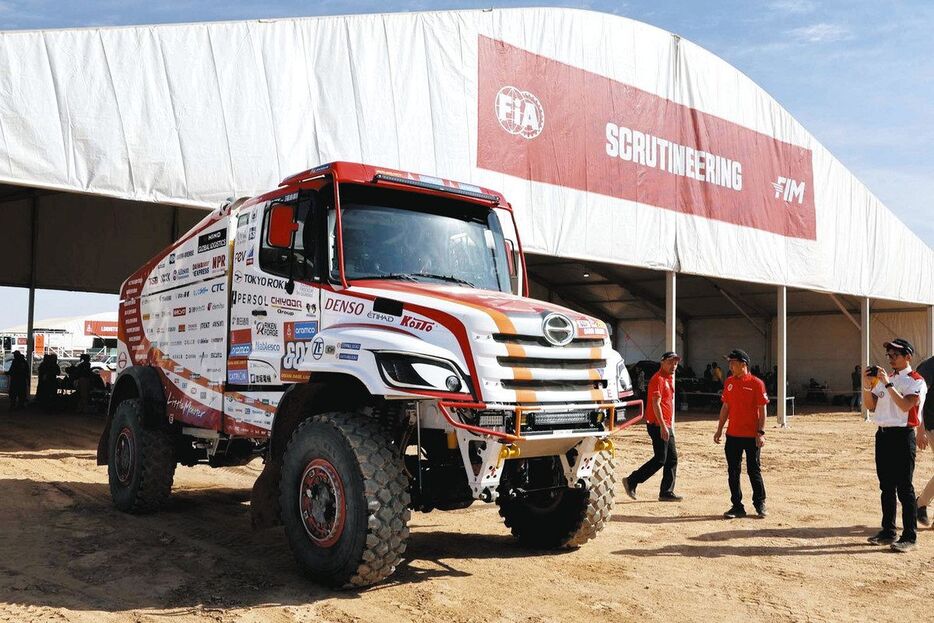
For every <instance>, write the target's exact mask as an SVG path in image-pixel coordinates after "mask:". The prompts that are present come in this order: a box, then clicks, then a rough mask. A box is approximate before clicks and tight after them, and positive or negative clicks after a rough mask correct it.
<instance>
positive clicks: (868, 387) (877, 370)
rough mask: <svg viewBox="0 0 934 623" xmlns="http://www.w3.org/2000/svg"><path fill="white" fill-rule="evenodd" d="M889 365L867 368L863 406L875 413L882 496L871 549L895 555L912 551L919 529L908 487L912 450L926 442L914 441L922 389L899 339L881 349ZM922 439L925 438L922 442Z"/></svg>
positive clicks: (912, 494) (907, 344)
mask: <svg viewBox="0 0 934 623" xmlns="http://www.w3.org/2000/svg"><path fill="white" fill-rule="evenodd" d="M883 346H884V347H885V354H886V357H888V359H889V363H890V364H891V366H892V374H891V375H889V374H888V373H887V372H886V371H885V368H883V367H881V366H870V367H869V368H867V369H866V371H865V372H864V373H863V404H865V405H866V406H867V407H868V408H869V410H870V411H873V412H874V413H875V417H874V420H875V423H876V425H877V426H878V427H879V428H878V430H876V475H877V476H878V477H879V489H880V490H881V491H882V496H881V497H882V530H880V531H879V533H878V534H876V535H875V536H872V537H869V542H870V543H873V544H876V545H885V544H891V546H892V549H893V550H895V551H896V552H909V551H911V550H913V549H915V547H916V545H915V541H916V539H917V529H918V504H917V500H916V499H915V489H914V485H913V483H912V478H913V477H914V471H915V456H916V452H917V450H916V445H917V446H920V447H921V448H922V449H924V447H925V445H926V438H925V437H924V435H923V432H924V431H923V430H922V431H921V432H922V436H921V437H917V436H916V435H915V428H917V427H918V426H919V425H920V424H921V419H920V416H919V413H920V411H921V408H922V406H923V404H924V397H925V394H926V393H927V386H926V385H925V383H924V379H923V378H922V377H921V375H920V374H918V373H917V372H915V371H914V370H912V369H911V357H912V355H914V352H915V349H914V347H913V346H912V345H911V343H910V342H909V341H908V340H906V339H903V338H896V339H894V340H891V341H889V342H886V343H885V344H883ZM922 438H924V439H922ZM896 499H897V500H898V502H901V505H902V535H901V537H900V538H899V539H898V540H897V541H896V540H895V514H896V511H897V510H898V504H897V503H896Z"/></svg>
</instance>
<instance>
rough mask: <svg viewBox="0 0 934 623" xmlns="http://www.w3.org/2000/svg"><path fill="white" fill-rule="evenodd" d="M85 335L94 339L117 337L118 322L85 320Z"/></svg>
mask: <svg viewBox="0 0 934 623" xmlns="http://www.w3.org/2000/svg"><path fill="white" fill-rule="evenodd" d="M84 334H85V335H93V336H94V337H117V321H116V320H85V321H84Z"/></svg>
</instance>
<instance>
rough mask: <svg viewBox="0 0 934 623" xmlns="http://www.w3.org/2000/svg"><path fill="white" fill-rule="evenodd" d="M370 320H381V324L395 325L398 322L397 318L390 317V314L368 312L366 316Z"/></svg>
mask: <svg viewBox="0 0 934 623" xmlns="http://www.w3.org/2000/svg"><path fill="white" fill-rule="evenodd" d="M366 317H367V318H369V319H370V320H379V321H380V322H388V323H394V322H395V321H396V317H395V316H390V315H389V314H381V313H379V312H368V313H367V315H366Z"/></svg>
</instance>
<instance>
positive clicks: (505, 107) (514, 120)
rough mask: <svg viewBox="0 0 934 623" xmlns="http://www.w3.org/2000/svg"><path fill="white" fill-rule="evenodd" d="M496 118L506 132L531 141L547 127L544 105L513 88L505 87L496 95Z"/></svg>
mask: <svg viewBox="0 0 934 623" xmlns="http://www.w3.org/2000/svg"><path fill="white" fill-rule="evenodd" d="M496 118H497V119H498V120H499V124H500V125H501V126H502V128H503V129H504V130H506V131H507V132H509V133H510V134H515V135H517V136H521V137H522V138H526V139H529V140H531V139H533V138H535V137H536V136H538V135H539V134H541V133H542V130H543V129H544V127H545V110H544V109H543V108H542V103H541V102H540V101H538V98H537V97H535V96H534V95H532V94H531V93H529V92H528V91H521V90H519V89H517V88H516V87H513V86H505V87H503V88H502V89H500V90H499V92H498V93H497V94H496Z"/></svg>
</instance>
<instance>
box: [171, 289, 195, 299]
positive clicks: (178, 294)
mask: <svg viewBox="0 0 934 623" xmlns="http://www.w3.org/2000/svg"><path fill="white" fill-rule="evenodd" d="M190 295H191V292H189V291H188V290H180V291H179V292H176V293H175V300H181V299H187V298H188V297H189V296H190Z"/></svg>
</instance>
